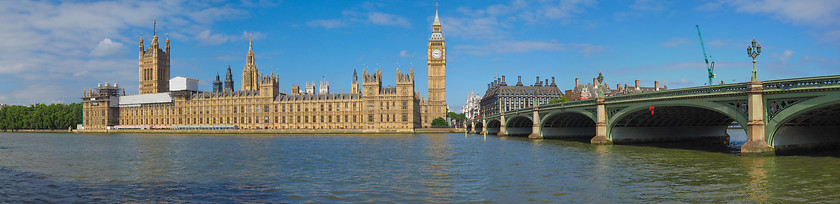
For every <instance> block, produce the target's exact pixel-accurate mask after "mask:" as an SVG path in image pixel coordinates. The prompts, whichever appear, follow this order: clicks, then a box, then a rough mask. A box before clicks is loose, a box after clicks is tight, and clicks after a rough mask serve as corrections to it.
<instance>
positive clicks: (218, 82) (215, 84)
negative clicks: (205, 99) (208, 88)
mask: <svg viewBox="0 0 840 204" xmlns="http://www.w3.org/2000/svg"><path fill="white" fill-rule="evenodd" d="M223 91H224V90H223V89H222V81H221V80H219V73H216V81H213V93H219V92H223Z"/></svg>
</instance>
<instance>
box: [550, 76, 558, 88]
mask: <svg viewBox="0 0 840 204" xmlns="http://www.w3.org/2000/svg"><path fill="white" fill-rule="evenodd" d="M551 86H557V84H555V83H554V77H551Z"/></svg>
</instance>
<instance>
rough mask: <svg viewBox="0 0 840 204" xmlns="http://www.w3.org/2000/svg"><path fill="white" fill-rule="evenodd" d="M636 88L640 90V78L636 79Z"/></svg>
mask: <svg viewBox="0 0 840 204" xmlns="http://www.w3.org/2000/svg"><path fill="white" fill-rule="evenodd" d="M636 90H639V80H638V79H637V80H636Z"/></svg>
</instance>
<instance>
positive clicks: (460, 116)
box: [446, 112, 467, 121]
mask: <svg viewBox="0 0 840 204" xmlns="http://www.w3.org/2000/svg"><path fill="white" fill-rule="evenodd" d="M446 116H447V117H449V118H450V119H452V120H455V121H464V120H467V116H466V115H464V114H463V113H455V112H449V113H446Z"/></svg>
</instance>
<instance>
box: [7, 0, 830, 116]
mask: <svg viewBox="0 0 840 204" xmlns="http://www.w3.org/2000/svg"><path fill="white" fill-rule="evenodd" d="M438 3H439V13H440V19H441V23H442V25H443V33H444V36H445V37H446V42H447V48H448V49H447V55H448V58H447V59H448V63H447V73H446V74H447V102H448V103H449V104H450V107H451V108H452V109H453V110H456V111H460V107H461V105H462V104H463V102H464V100H465V97H466V95H467V94H468V93H469V92H470V91H475V92H476V93H479V94H483V93H484V91H485V89H486V87H487V85H486V84H487V83H489V82H490V81H491V80H493V77H494V76H501V75H505V76H507V81H508V82H509V83H510V82H515V80H516V76H519V75H521V76H522V78H523V83H526V84H528V83H531V84H532V83H534V81H535V79H534V78H535V76H541V78H542V79H545V78H546V77H552V76H553V77H556V80H557V83H558V85H559V87H560V89H562V90H566V89H570V88H572V87H573V86H574V78H576V77H579V78H581V81H582V82H584V83H588V82H591V80H592V78H593V77H596V76H597V74H598V72H603V73H604V76H605V81H606V83H608V84H610V86H615V84H617V83H622V84H623V83H631V84H632V83H633V81H634V80H636V79H638V80H641V81H642V85H644V86H652V84H653V81H655V80H658V81H662V82H663V83H667V85H668V87H669V88H680V87H690V86H702V85H704V84H705V83H706V81H707V78H706V70H705V65H704V63H703V53H702V50H701V48H700V43H699V40H698V37H697V30H696V28H695V25H700V28H701V30H702V32H703V40H704V41H705V43H706V49H707V52H708V53H709V55H711V56H712V58H713V60H714V61H716V62H717V66H716V73H717V76H718V78H717V79H716V81H720V80H723V81H726V82H727V83H731V82H733V80H734V81H736V82H742V81H747V80H749V78H750V74H751V70H752V65H751V63H750V58H748V57H747V56H746V53H745V49H746V47H747V45H748V44H749V41H751V40H752V38H753V37H755V38H756V40H758V41H759V43H761V45H762V48H763V50H762V51H763V53H762V54H761V55H760V56H759V57H758V70H759V72H758V73H759V79H761V80H770V79H780V78H795V77H807V76H819V75H836V74H840V67H838V66H837V64H838V56H840V55H838V48H840V1H835V0H822V1H821V0H813V1H793V0H790V1H787V0H766V1H741V0H708V1H646V0H637V1H594V0H570V1H562V0H561V1H556V0H540V1H517V0H513V1H478V0H474V1H473V0H469V1H439V2H438ZM434 12H435V1H230V2H228V1H212V0H211V1H180V0H172V1H142V2H141V1H107V2H99V1H68V2H64V1H38V2H33V1H17V0H10V1H2V2H0V19H4V20H3V21H4V22H3V23H0V39H3V40H2V41H0V48H2V49H0V78H2V80H1V81H0V103H6V104H30V103H36V102H37V103H59V102H64V103H72V102H78V101H79V97H80V96H81V93H82V89H88V88H93V87H95V86H96V84H97V83H103V82H111V83H119V84H120V86H122V87H124V88H125V89H126V92H127V93H128V94H136V93H137V74H138V73H137V72H138V71H137V46H138V39H139V37H140V33H141V32H142V33H143V36H144V38H145V42H146V46H147V47H148V46H149V45H148V43H149V42H150V41H151V35H152V32H153V28H152V27H153V24H152V22H153V19H154V18H155V15H156V16H157V25H158V26H157V29H158V35H159V37H160V38H161V41H162V40H163V39H164V35H165V34H169V37H170V40H171V47H172V61H171V64H172V65H171V66H172V73H171V75H172V76H173V77H174V76H187V77H191V78H196V79H199V80H200V86H201V89H202V90H205V91H209V90H210V89H211V83H212V81H213V80H214V77H215V74H216V73H220V74H222V75H224V71H225V69H226V68H227V66H228V65H230V66H231V68H232V70H233V72H234V73H233V74H234V79H235V80H236V87H237V89H238V88H239V85H240V84H241V74H242V73H241V72H242V68H243V67H244V64H245V55H246V53H247V49H248V38H249V36H253V41H254V52H255V54H256V62H257V65H258V66H259V67H258V68H259V69H260V71H262V72H264V73H268V72H271V71H274V72H275V73H280V84H281V90H285V91H288V90H289V89H290V88H289V87H290V85H292V84H304V83H306V82H318V81H320V80H322V77H323V78H325V79H326V80H328V81H329V82H330V84H331V89H332V90H334V91H337V92H349V90H350V86H349V84H350V80H351V76H352V74H353V69H354V68H355V69H358V71H359V72H361V69H362V68H363V67H367V68H368V69H375V68H376V67H377V65H378V66H379V67H380V69H381V70H382V72H383V75H384V76H385V77H384V78H385V79H384V80H385V81H384V82H385V83H384V84H385V85H388V84H390V85H393V84H394V83H395V82H394V81H395V77H388V76H395V74H396V73H395V69H396V68H397V66H399V67H401V68H402V69H403V70H408V68H409V67H410V66H411V65H413V66H414V69H415V75H416V77H417V79H418V81H417V83H416V89H417V90H418V91H420V93H421V95H423V96H424V97H425V96H427V81H426V80H427V68H426V61H425V59H426V56H425V49H426V43H427V41H428V37H429V35H430V33H431V23H432V21H433V17H434Z"/></svg>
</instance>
